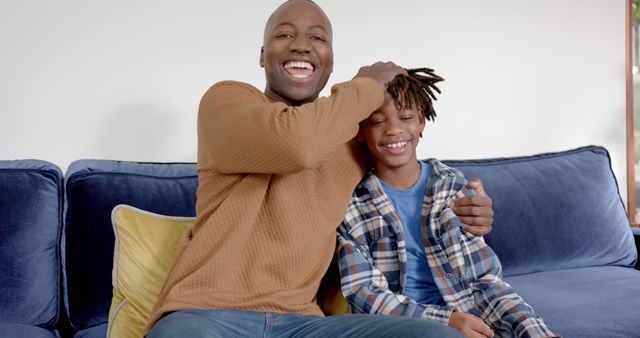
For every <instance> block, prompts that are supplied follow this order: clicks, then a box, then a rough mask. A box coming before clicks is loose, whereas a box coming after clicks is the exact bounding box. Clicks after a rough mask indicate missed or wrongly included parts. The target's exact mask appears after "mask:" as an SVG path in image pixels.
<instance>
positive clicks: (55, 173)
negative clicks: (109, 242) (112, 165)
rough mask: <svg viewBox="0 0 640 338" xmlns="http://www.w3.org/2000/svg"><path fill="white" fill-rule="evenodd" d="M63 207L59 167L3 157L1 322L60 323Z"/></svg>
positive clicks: (0, 167) (0, 175)
mask: <svg viewBox="0 0 640 338" xmlns="http://www.w3.org/2000/svg"><path fill="white" fill-rule="evenodd" d="M61 207H62V172H61V171H60V169H59V168H58V167H57V166H55V165H54V164H51V163H49V162H45V161H38V160H16V161H0V322H5V323H7V322H8V323H16V324H30V325H38V326H42V327H45V328H53V326H54V325H55V324H56V322H57V321H58V318H59V313H60V312H59V311H60V304H61V297H60V292H61V289H60V282H59V281H60V251H59V243H60V233H61V227H62V221H61ZM1 335H2V333H1V332H0V336H1Z"/></svg>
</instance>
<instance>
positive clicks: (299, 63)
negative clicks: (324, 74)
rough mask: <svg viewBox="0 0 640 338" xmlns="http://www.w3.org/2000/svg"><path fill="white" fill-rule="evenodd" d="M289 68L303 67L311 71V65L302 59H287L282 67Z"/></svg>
mask: <svg viewBox="0 0 640 338" xmlns="http://www.w3.org/2000/svg"><path fill="white" fill-rule="evenodd" d="M289 68H303V69H308V70H310V71H313V65H312V64H310V63H309V62H304V61H289V62H287V63H285V65H284V69H289Z"/></svg>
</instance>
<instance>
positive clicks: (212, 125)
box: [198, 62, 406, 173]
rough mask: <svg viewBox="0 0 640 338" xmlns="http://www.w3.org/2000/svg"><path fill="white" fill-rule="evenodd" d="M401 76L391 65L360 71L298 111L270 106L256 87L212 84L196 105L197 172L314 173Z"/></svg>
mask: <svg viewBox="0 0 640 338" xmlns="http://www.w3.org/2000/svg"><path fill="white" fill-rule="evenodd" d="M400 73H406V71H405V70H404V69H403V68H401V67H399V66H397V65H395V64H393V63H392V62H384V63H383V62H377V63H375V64H373V65H371V66H365V67H362V68H360V70H359V71H358V73H357V74H356V76H355V78H354V79H353V80H351V81H348V82H343V83H341V84H337V85H335V86H333V87H332V89H331V95H330V96H329V97H325V98H318V99H316V100H315V101H313V102H310V103H307V104H303V105H300V106H289V105H287V104H286V103H284V102H269V100H268V99H267V98H266V96H264V95H262V93H260V92H259V91H258V90H257V89H256V88H255V87H252V86H249V85H246V84H241V83H238V82H230V81H227V82H222V83H219V84H217V85H214V86H213V87H212V88H211V89H210V90H209V91H207V93H206V94H205V95H204V97H203V98H202V100H201V102H200V109H199V113H198V147H199V149H198V157H199V161H198V162H199V165H200V166H199V168H200V169H202V170H218V171H221V172H223V173H287V172H295V171H298V170H301V169H304V168H313V167H316V166H318V165H319V164H320V163H322V162H323V161H325V160H326V159H328V158H329V157H331V156H332V155H333V154H335V152H336V150H337V149H339V148H340V147H341V146H344V145H345V144H346V143H347V142H348V141H349V140H351V139H352V138H353V137H354V136H355V135H356V133H357V132H358V123H359V122H360V121H362V120H363V119H365V118H366V117H367V116H369V115H370V114H371V113H372V112H373V111H374V110H376V109H378V107H380V105H381V104H382V103H383V100H384V92H385V90H386V85H387V83H388V82H389V81H391V80H392V79H393V78H394V77H395V76H396V75H398V74H400Z"/></svg>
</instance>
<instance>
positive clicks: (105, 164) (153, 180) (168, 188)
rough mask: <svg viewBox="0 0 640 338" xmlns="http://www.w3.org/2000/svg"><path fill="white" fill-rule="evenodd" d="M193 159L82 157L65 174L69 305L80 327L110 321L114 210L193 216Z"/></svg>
mask: <svg viewBox="0 0 640 338" xmlns="http://www.w3.org/2000/svg"><path fill="white" fill-rule="evenodd" d="M197 184H198V179H197V173H196V165H195V164H194V163H187V164H184V163H162V164H154V163H135V162H121V161H110V160H79V161H76V162H74V163H72V164H71V165H70V167H69V169H68V170H67V173H66V181H65V195H66V200H65V202H66V204H65V211H64V237H63V250H64V252H65V254H64V255H63V278H64V289H65V305H66V309H67V312H68V315H69V319H70V321H71V325H72V326H73V327H74V328H75V329H86V328H89V327H92V326H95V325H100V324H104V323H107V320H108V316H109V306H110V304H111V297H112V286H111V272H112V264H113V249H114V234H113V228H112V225H111V211H112V209H113V208H114V207H115V206H116V205H118V204H128V205H131V206H134V207H136V208H140V209H143V210H147V211H150V212H154V213H158V214H164V215H173V216H194V215H195V198H196V189H197Z"/></svg>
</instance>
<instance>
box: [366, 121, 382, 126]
mask: <svg viewBox="0 0 640 338" xmlns="http://www.w3.org/2000/svg"><path fill="white" fill-rule="evenodd" d="M369 123H371V124H372V125H374V126H375V125H380V124H383V123H384V120H371V121H369Z"/></svg>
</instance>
